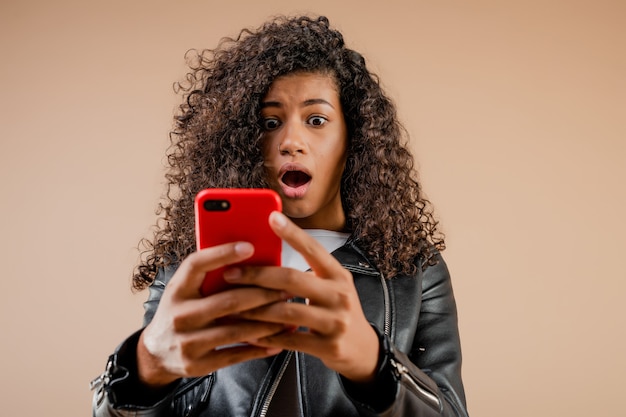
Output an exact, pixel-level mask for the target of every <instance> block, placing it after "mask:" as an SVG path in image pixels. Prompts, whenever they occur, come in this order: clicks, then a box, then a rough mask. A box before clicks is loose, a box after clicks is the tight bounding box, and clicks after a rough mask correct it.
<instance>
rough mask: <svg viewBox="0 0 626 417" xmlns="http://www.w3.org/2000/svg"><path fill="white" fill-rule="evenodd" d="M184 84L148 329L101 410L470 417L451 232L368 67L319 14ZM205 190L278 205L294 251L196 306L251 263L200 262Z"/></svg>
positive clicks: (126, 355)
mask: <svg viewBox="0 0 626 417" xmlns="http://www.w3.org/2000/svg"><path fill="white" fill-rule="evenodd" d="M186 80H187V81H186V84H184V85H180V87H181V89H182V92H183V95H184V103H183V105H182V106H181V108H180V112H179V115H178V116H177V118H176V126H175V128H174V130H173V132H172V135H171V136H172V147H171V149H170V151H169V154H168V161H169V164H170V169H169V171H168V174H167V179H168V182H169V188H168V193H167V195H166V199H165V201H164V203H163V204H162V206H161V214H162V222H160V223H159V228H158V230H157V231H156V233H155V236H154V239H153V240H152V241H151V242H148V243H149V244H148V250H147V257H146V258H145V261H144V262H143V263H142V264H141V265H139V267H138V270H137V273H136V274H135V277H134V285H135V287H136V288H138V289H142V288H145V287H149V290H150V295H149V298H148V301H147V302H146V303H145V316H144V325H145V326H144V328H143V329H141V330H139V331H138V332H137V333H135V334H134V335H132V336H131V337H129V338H128V339H127V340H126V341H124V342H123V343H122V344H121V345H120V346H119V347H118V348H117V349H116V351H115V353H114V354H113V355H112V356H111V357H110V358H109V362H108V364H107V368H106V371H105V373H104V374H103V375H102V376H101V377H99V378H98V379H97V380H96V381H94V389H95V391H96V392H95V394H94V415H96V416H131V415H142V416H170V415H176V416H191V415H197V416H282V415H289V416H374V415H383V416H466V415H467V412H466V406H465V398H464V392H463V385H462V382H461V349H460V343H459V335H458V329H457V316H456V307H455V302H454V297H453V293H452V287H451V283H450V277H449V274H448V271H447V268H446V266H445V263H444V261H443V259H442V258H441V255H440V250H442V249H443V248H444V242H443V237H442V236H441V235H440V233H439V232H438V230H437V222H436V221H435V220H434V218H433V215H432V210H431V208H430V204H429V202H428V201H427V200H426V199H425V197H424V196H423V194H422V191H421V188H420V185H419V183H418V181H417V179H416V173H415V171H414V169H413V159H412V156H411V154H410V152H409V151H408V149H407V147H406V137H405V136H406V135H405V133H404V130H403V129H402V127H401V125H400V124H399V122H398V120H397V117H396V112H395V108H394V105H393V104H392V103H391V101H390V100H389V99H388V98H387V97H386V95H385V94H384V93H383V91H382V89H381V87H380V86H379V84H378V82H377V78H376V77H375V76H374V75H372V74H370V73H369V71H368V70H367V68H366V66H365V60H364V59H363V57H362V56H361V55H359V54H358V53H357V52H355V51H352V50H350V49H348V48H347V47H346V46H345V45H344V41H343V37H342V35H341V34H340V33H339V32H337V31H336V30H333V29H331V28H330V27H329V22H328V20H327V19H326V18H324V17H320V18H317V19H312V18H308V17H298V18H291V19H289V18H277V19H275V20H272V21H270V22H268V23H266V24H265V25H263V26H262V27H261V28H259V29H258V30H256V31H249V30H244V31H242V32H241V34H240V36H239V37H238V38H237V39H234V40H233V39H227V40H224V41H223V42H222V43H221V44H220V46H219V48H218V49H215V50H211V51H203V52H201V53H199V54H197V56H195V60H194V61H193V62H192V63H191V72H190V73H189V74H188V76H187V78H186ZM210 187H221V188H236V187H241V188H271V189H273V190H275V191H276V192H278V193H279V195H280V197H281V199H282V202H283V213H282V214H281V213H278V212H274V213H272V215H271V216H270V217H269V219H268V221H269V223H270V225H271V228H272V229H273V231H274V232H275V233H276V234H277V235H278V236H279V237H280V238H282V239H283V242H284V253H283V265H282V266H281V267H269V266H267V267H227V269H226V271H225V272H224V278H225V279H226V280H227V281H228V282H230V283H231V284H233V285H234V286H235V288H234V289H230V290H227V291H224V292H220V293H217V294H213V295H209V296H206V297H202V296H201V295H200V292H199V288H200V286H201V282H202V279H203V277H204V275H205V273H206V272H207V271H209V270H213V269H216V268H220V267H223V266H228V265H231V264H234V263H237V262H239V261H241V260H243V259H245V258H247V257H249V256H250V255H251V254H252V253H253V251H254V248H253V247H252V245H251V244H249V243H247V242H232V243H229V244H225V245H220V246H215V247H211V248H208V249H205V250H202V251H197V252H196V251H195V240H194V215H193V200H194V196H195V195H196V193H197V192H199V191H200V190H202V189H204V188H210ZM293 297H298V298H300V299H305V300H306V303H297V302H290V301H292V300H291V299H292V298H293ZM294 329H298V330H294ZM242 342H244V343H242Z"/></svg>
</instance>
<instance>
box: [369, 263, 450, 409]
mask: <svg viewBox="0 0 626 417" xmlns="http://www.w3.org/2000/svg"><path fill="white" fill-rule="evenodd" d="M380 282H381V285H382V287H383V298H384V309H385V319H384V320H385V322H384V328H383V331H384V332H385V335H387V336H388V337H391V307H390V305H391V300H390V297H389V288H388V287H387V280H386V279H385V277H384V276H383V274H380ZM390 363H391V366H392V367H393V370H394V373H395V374H396V377H397V378H398V379H400V380H401V381H403V382H404V383H405V384H406V385H407V386H408V387H409V389H410V390H411V391H413V392H414V393H415V394H416V395H417V396H418V397H419V398H421V399H422V400H423V401H424V402H425V403H426V404H428V405H429V406H430V407H432V408H433V409H434V410H437V411H439V410H440V408H441V402H440V401H439V397H437V395H436V394H435V393H433V392H432V391H430V389H429V388H428V387H426V386H423V384H422V383H421V382H420V381H419V380H417V379H416V378H414V377H413V375H412V374H411V373H410V372H409V370H408V368H407V367H406V366H404V365H402V364H401V363H400V362H398V361H396V360H395V359H390Z"/></svg>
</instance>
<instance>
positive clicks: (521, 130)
mask: <svg viewBox="0 0 626 417" xmlns="http://www.w3.org/2000/svg"><path fill="white" fill-rule="evenodd" d="M312 5H315V7H314V8H313V6H312ZM625 5H626V3H625V2H623V1H622V0H615V1H609V0H601V1H592V0H589V1H573V0H572V1H565V0H564V1H556V0H550V1H539V0H533V1H527V0H524V1H521V0H520V1H508V2H507V1H496V0H476V1H470V2H468V1H426V0H424V1H408V0H407V1H404V2H403V1H392V0H385V1H384V2H383V1H381V2H376V3H374V2H368V3H366V2H362V1H356V0H354V1H342V2H340V1H337V0H320V1H317V2H310V1H307V2H304V1H301V2H294V1H291V0H274V1H270V2H262V1H247V2H245V1H225V2H220V3H217V2H210V1H188V0H182V1H168V2H164V1H121V0H116V1H101V2H88V1H84V0H83V1H78V0H76V1H70V0H57V1H44V0H40V1H20V0H9V1H7V0H2V2H1V3H0V106H1V107H0V126H1V139H0V144H1V153H0V155H1V162H0V181H1V182H0V184H1V200H0V201H1V217H0V218H1V220H0V221H1V223H0V231H1V236H2V239H1V242H0V257H1V258H0V261H1V265H2V267H1V268H2V274H1V280H2V281H1V291H0V313H1V316H0V325H1V334H2V336H1V338H2V339H1V340H2V342H1V344H0V346H1V347H0V358H1V359H0V400H1V401H0V404H1V406H0V407H2V410H3V411H2V414H3V415H7V416H9V415H11V416H41V415H46V416H79V415H90V402H91V393H90V392H89V391H88V388H87V387H88V382H89V380H90V379H91V378H92V377H94V376H96V375H97V374H98V373H100V372H101V371H102V368H103V367H104V364H105V361H106V357H107V355H108V354H109V353H110V352H111V351H112V349H113V348H114V347H115V346H116V344H117V343H118V342H120V341H121V340H122V339H123V338H124V337H125V336H126V335H128V334H129V333H130V332H132V331H133V330H135V329H136V328H138V326H139V325H140V323H141V314H142V309H141V303H142V301H143V299H144V298H145V297H146V293H140V294H138V295H132V294H131V292H130V290H129V285H130V273H131V270H132V267H133V265H134V264H135V262H136V259H137V250H136V248H135V247H136V244H137V242H138V240H139V239H140V238H141V237H142V236H144V235H146V234H147V233H148V232H149V229H150V227H151V225H152V223H153V221H154V208H155V206H156V203H157V200H158V197H159V196H160V194H161V192H162V191H163V187H162V185H163V182H162V165H163V164H162V161H163V154H164V149H165V146H166V144H167V132H168V130H169V128H170V126H171V116H172V113H173V109H174V107H175V106H176V104H177V103H178V98H177V97H176V96H175V95H174V94H173V92H172V88H171V85H172V83H173V82H174V81H176V80H178V79H180V78H181V77H182V75H183V74H184V71H185V67H184V62H183V55H184V53H185V51H186V50H187V49H189V48H192V47H196V48H202V47H213V46H214V45H215V44H216V42H217V41H218V39H219V38H220V37H221V36H224V35H235V34H236V33H237V32H238V30H239V29H240V28H242V27H244V26H253V27H255V26H257V25H258V24H259V23H261V22H262V21H263V20H265V19H266V18H267V17H268V16H270V15H272V14H275V13H288V14H291V13H293V12H296V11H313V12H318V13H323V14H327V15H328V16H329V17H330V18H331V22H333V23H334V24H335V25H336V26H337V27H338V28H340V29H341V30H343V32H344V34H345V36H346V39H347V40H348V43H349V44H350V45H351V46H352V47H354V48H356V49H358V50H360V51H361V52H363V53H364V55H365V56H366V57H367V58H368V59H369V62H370V64H371V67H372V69H373V70H374V71H375V72H378V73H379V74H380V75H381V76H382V80H383V83H384V85H385V87H386V88H387V90H388V91H389V93H390V94H391V96H392V97H393V98H394V99H395V100H396V101H397V104H398V106H399V109H400V114H401V116H402V118H403V120H404V121H405V124H406V126H407V128H408V130H409V132H410V134H411V136H412V139H413V145H414V149H415V150H416V156H417V160H418V163H419V165H420V169H421V173H422V178H423V183H424V186H425V189H426V191H427V193H428V195H429V196H430V198H431V199H432V201H433V202H434V203H435V205H436V207H437V208H438V214H439V218H440V219H441V222H442V224H443V226H444V230H445V231H446V232H447V236H448V246H449V248H448V250H447V251H446V253H445V256H446V259H447V261H448V263H449V266H450V269H451V271H452V274H453V280H454V285H455V290H456V297H457V302H458V307H459V311H460V317H461V322H460V326H461V334H462V340H463V349H464V356H465V362H464V369H463V371H464V379H465V383H466V389H467V396H468V402H469V409H470V412H471V413H472V415H473V416H484V417H496V416H509V417H517V416H565V415H567V416H570V417H575V416H590V415H603V416H618V415H624V411H623V398H622V397H623V389H624V386H625V383H624V380H623V376H624V374H625V373H626V355H625V353H624V352H626V335H625V331H624V328H625V317H626V314H625V311H624V307H623V305H624V303H623V298H624V294H625V292H626V280H625V278H626V273H625V272H624V270H625V267H624V252H625V250H626V244H625V238H624V236H625V235H626V222H625V221H624V217H623V216H624V212H626V193H625V190H624V180H625V179H626V122H625V120H626V80H625V74H626V56H625V54H626V7H625Z"/></svg>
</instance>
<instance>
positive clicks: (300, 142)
mask: <svg viewBox="0 0 626 417" xmlns="http://www.w3.org/2000/svg"><path fill="white" fill-rule="evenodd" d="M282 133H283V134H282V135H281V137H280V140H279V142H278V152H279V153H280V154H281V155H292V156H293V155H296V154H298V153H305V152H306V142H305V132H304V126H301V125H300V124H299V123H289V124H288V125H287V126H283V129H282Z"/></svg>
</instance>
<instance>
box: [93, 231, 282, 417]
mask: <svg viewBox="0 0 626 417" xmlns="http://www.w3.org/2000/svg"><path fill="white" fill-rule="evenodd" d="M253 250H254V249H253V247H252V245H250V244H248V243H242V242H239V243H237V242H233V243H229V244H225V245H219V246H214V247H212V248H208V249H204V250H202V251H198V252H195V253H192V254H191V255H189V256H188V257H187V258H186V259H185V260H184V261H183V262H182V263H181V264H180V266H179V267H178V268H177V269H176V271H175V272H174V273H173V275H172V274H171V273H167V272H166V274H165V276H167V277H169V276H170V275H172V276H171V279H169V280H168V282H165V280H164V278H162V277H161V276H160V275H159V277H157V280H156V281H155V282H154V284H153V285H152V286H151V287H150V296H149V298H148V301H147V302H146V303H145V309H146V312H145V316H144V324H145V325H146V327H144V328H143V329H142V330H141V331H139V332H137V333H136V334H135V335H134V336H133V337H131V338H129V339H127V340H126V341H125V342H124V343H122V345H120V347H118V349H117V350H116V352H115V353H114V354H113V355H112V356H111V357H110V359H109V364H108V365H107V370H106V371H105V372H104V373H103V374H102V376H101V377H100V378H98V379H96V381H95V383H94V386H93V388H94V389H96V392H95V394H94V405H93V410H94V415H95V416H130V415H133V416H134V415H139V416H162V415H171V414H172V410H171V407H172V401H171V400H172V396H173V395H174V393H175V391H176V390H175V388H176V387H177V386H178V384H179V382H180V380H182V379H184V378H196V377H205V376H207V375H209V374H211V373H212V372H213V371H215V370H217V369H220V368H223V367H225V366H228V365H231V364H235V363H239V362H243V361H246V360H250V359H255V358H260V357H267V356H272V355H274V354H275V353H276V352H275V350H273V349H267V348H261V347H256V346H252V345H249V344H246V345H242V344H241V342H246V341H248V340H254V339H256V338H259V337H264V336H268V335H271V334H274V333H276V332H280V331H282V330H284V327H283V326H282V325H277V324H273V323H259V322H250V321H246V320H237V321H232V320H226V321H223V320H222V321H220V320H218V319H220V318H222V317H230V316H232V315H234V314H238V313H240V312H242V311H245V310H247V309H250V308H258V307H260V306H263V305H265V304H268V303H273V302H276V301H283V300H284V295H283V294H281V293H280V292H279V291H274V290H268V289H263V288H238V289H232V290H228V291H223V292H219V293H216V294H212V295H209V296H206V297H203V296H202V295H201V294H200V291H199V288H200V286H201V283H202V281H203V279H204V277H205V275H206V272H207V271H210V270H214V269H217V268H221V267H223V266H225V265H230V264H232V263H236V262H239V261H241V260H243V259H246V258H247V257H249V256H250V255H251V254H252V252H253ZM224 346H228V347H224ZM221 347H223V348H221ZM203 379H206V378H203Z"/></svg>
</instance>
